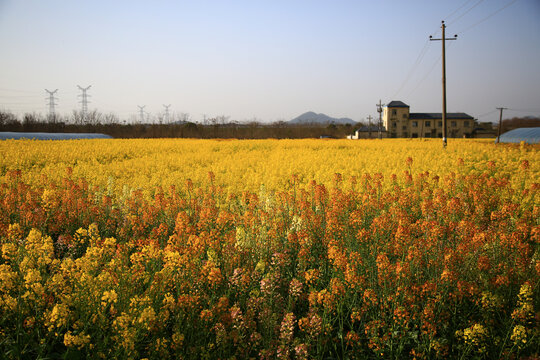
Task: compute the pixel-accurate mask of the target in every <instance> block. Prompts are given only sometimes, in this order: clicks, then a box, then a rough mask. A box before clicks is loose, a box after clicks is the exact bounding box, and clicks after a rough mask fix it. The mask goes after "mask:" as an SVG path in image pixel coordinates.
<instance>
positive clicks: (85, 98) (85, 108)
mask: <svg viewBox="0 0 540 360" xmlns="http://www.w3.org/2000/svg"><path fill="white" fill-rule="evenodd" d="M91 86H92V85H88V86H87V87H85V88H83V87H81V86H79V85H77V87H78V88H79V89H80V90H81V91H82V94H81V95H79V96H80V97H81V101H80V103H81V104H82V107H81V114H82V117H83V120H84V119H86V114H87V113H88V97H89V95H88V94H87V93H86V92H87V91H88V89H90V87H91Z"/></svg>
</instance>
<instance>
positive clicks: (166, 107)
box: [163, 104, 171, 124]
mask: <svg viewBox="0 0 540 360" xmlns="http://www.w3.org/2000/svg"><path fill="white" fill-rule="evenodd" d="M163 107H164V108H165V115H164V116H163V117H164V119H165V124H168V123H169V108H170V107H171V104H169V105H163Z"/></svg>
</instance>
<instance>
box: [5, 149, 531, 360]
mask: <svg viewBox="0 0 540 360" xmlns="http://www.w3.org/2000/svg"><path fill="white" fill-rule="evenodd" d="M539 150H540V148H539V147H538V146H537V145H536V146H529V145H494V144H493V143H492V141H490V142H488V141H477V140H467V139H462V140H454V139H451V141H450V142H449V145H448V147H447V148H446V149H444V150H443V149H442V145H441V142H440V140H419V139H415V140H404V139H403V140H402V139H395V140H394V139H392V140H390V139H389V140H382V141H376V140H373V141H342V140H329V141H327V140H295V141H292V140H290V141H289V140H279V141H278V140H260V141H251V140H245V141H238V140H231V141H218V140H173V139H164V140H90V141H86V140H78V141H57V142H55V141H42V142H37V141H28V140H22V141H21V140H18V141H4V142H0V155H1V156H0V171H1V174H0V244H1V254H0V255H1V257H0V284H1V285H0V354H3V356H4V357H5V358H8V359H21V358H23V359H24V358H27V359H36V358H66V359H67V358H69V359H72V358H96V359H100V358H103V359H108V358H133V359H139V358H149V359H162V358H175V359H176V358H179V359H182V358H185V359H200V358H209V359H232V358H236V359H244V358H257V359H259V358H262V359H274V358H281V359H328V358H343V359H345V358H351V359H356V358H357V359H370V358H417V359H420V358H429V359H433V358H479V359H482V358H486V359H490V358H509V359H515V358H531V359H532V358H538V356H540V350H539V349H540V338H539V336H540V330H539V329H540V326H539V325H540V251H539V247H540V202H539V195H538V193H539V191H540V151H539Z"/></svg>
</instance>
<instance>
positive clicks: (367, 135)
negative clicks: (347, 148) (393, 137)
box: [347, 125, 386, 140]
mask: <svg viewBox="0 0 540 360" xmlns="http://www.w3.org/2000/svg"><path fill="white" fill-rule="evenodd" d="M378 137H379V126H378V125H371V126H369V125H368V126H362V127H360V128H358V129H357V130H356V131H355V132H354V134H352V135H349V136H347V139H352V140H358V139H377V138H378ZM381 137H383V138H385V137H386V130H385V129H384V127H383V128H382V131H381Z"/></svg>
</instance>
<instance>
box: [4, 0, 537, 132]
mask: <svg viewBox="0 0 540 360" xmlns="http://www.w3.org/2000/svg"><path fill="white" fill-rule="evenodd" d="M538 19H540V1H539V0H456V1H448V0H445V1H443V0H409V1H403V0H380V1H364V0H355V1H353V0H271V1H270V0H267V1H264V0H246V1H240V0H221V1H217V0H216V1H211V0H200V1H165V0H155V1H150V0H148V1H138V0H129V1H128V0H116V1H110V0H107V1H106V0H92V1H79V0H47V1H43V0H0V48H1V49H2V52H1V56H0V111H1V110H7V111H11V112H13V113H15V114H17V115H21V114H24V113H26V112H30V113H32V112H35V113H41V114H47V113H48V111H49V107H48V105H47V104H48V101H47V99H48V94H47V93H46V91H45V89H48V90H50V91H53V90H55V89H58V91H57V93H56V94H55V96H56V97H57V100H56V102H57V105H56V109H55V110H56V111H57V113H60V114H64V115H68V114H71V113H72V111H73V110H80V108H81V104H80V100H81V98H80V97H78V96H79V95H80V94H81V91H80V90H79V89H78V87H77V86H78V85H79V86H81V87H87V86H91V87H90V89H89V90H88V95H89V98H88V99H89V101H90V103H89V104H88V108H89V110H93V109H96V110H98V111H99V112H102V113H114V114H116V115H117V116H119V117H120V119H122V120H126V121H132V120H133V119H135V117H136V116H137V114H138V113H139V108H138V106H145V108H144V111H145V112H146V113H147V114H148V116H150V118H153V117H156V116H157V115H159V114H163V112H164V110H165V108H164V106H163V105H169V104H170V112H171V113H176V114H180V113H188V114H189V115H190V117H191V119H192V120H193V121H197V122H200V121H202V120H203V119H205V118H212V117H218V116H226V117H228V118H229V120H234V121H240V122H243V121H253V120H256V121H260V122H274V121H283V120H285V121H287V120H290V119H292V118H294V117H296V116H299V115H300V114H302V113H304V112H307V111H314V112H317V113H325V114H327V115H329V116H332V117H337V118H340V117H349V118H352V119H353V120H355V121H366V120H365V119H366V118H367V117H368V116H370V115H371V116H373V117H375V116H378V114H377V111H376V110H377V109H376V103H378V102H379V100H381V101H382V103H383V104H384V103H389V102H390V101H392V100H401V101H403V102H405V103H407V104H408V105H410V111H411V112H440V111H441V104H442V95H441V94H442V90H441V72H442V71H441V45H442V43H441V41H429V36H430V35H432V36H433V37H434V38H440V37H441V21H442V20H445V22H446V25H447V28H446V37H447V38H448V37H453V35H454V34H457V35H458V38H457V40H455V41H447V42H446V76H447V110H448V111H449V112H466V113H468V114H469V115H471V116H473V117H475V118H478V119H479V121H493V122H496V121H498V117H499V112H498V110H496V108H497V107H506V108H508V109H507V110H505V113H504V117H505V118H509V117H513V116H538V117H540V66H539V65H540V40H539V37H540V20H538Z"/></svg>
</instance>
